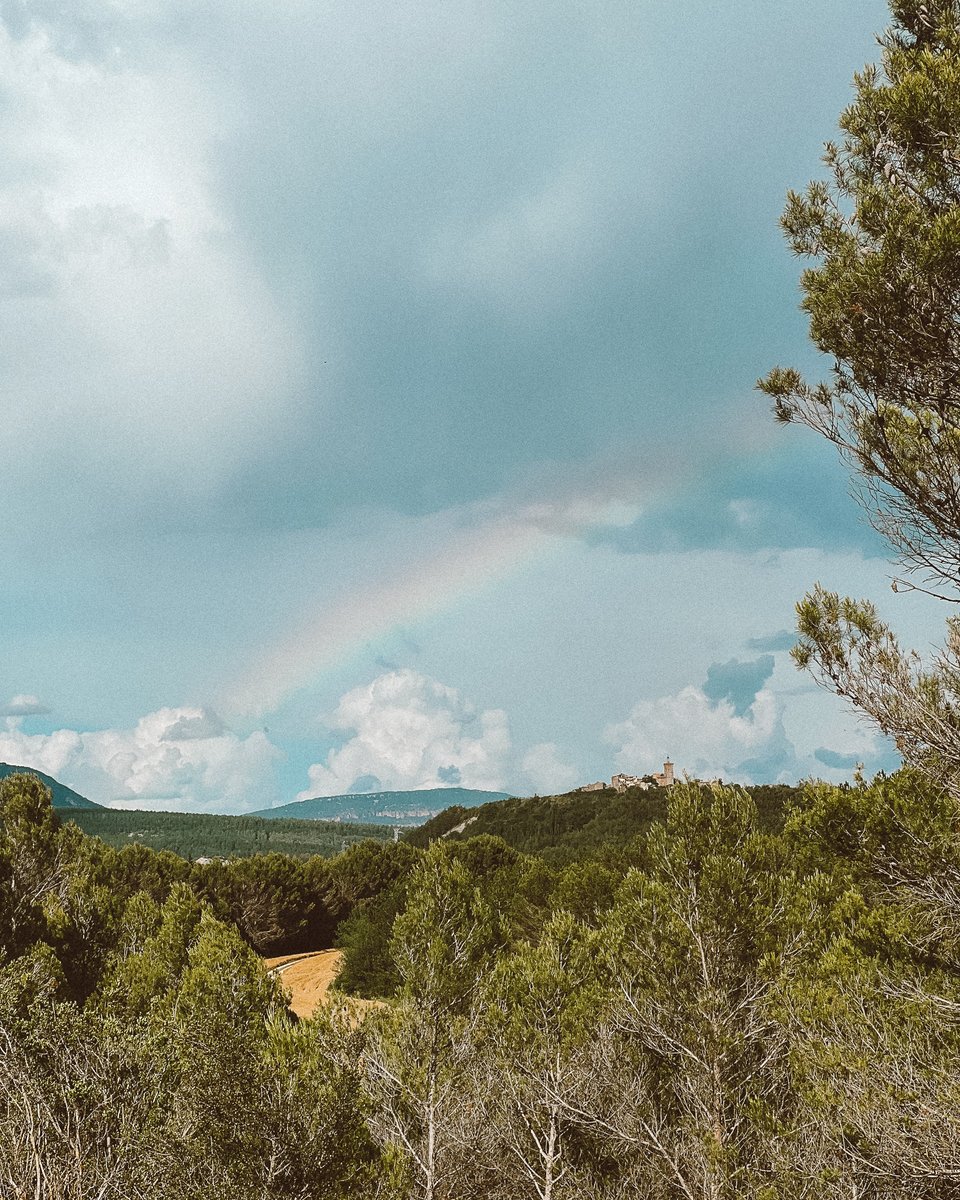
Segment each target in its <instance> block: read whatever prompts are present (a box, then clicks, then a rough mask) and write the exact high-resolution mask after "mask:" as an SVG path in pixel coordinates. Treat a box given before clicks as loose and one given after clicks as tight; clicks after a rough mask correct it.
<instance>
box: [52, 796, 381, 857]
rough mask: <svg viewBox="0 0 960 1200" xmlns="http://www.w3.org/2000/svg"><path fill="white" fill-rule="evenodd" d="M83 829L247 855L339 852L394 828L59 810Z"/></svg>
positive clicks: (160, 845)
mask: <svg viewBox="0 0 960 1200" xmlns="http://www.w3.org/2000/svg"><path fill="white" fill-rule="evenodd" d="M60 815H61V816H62V817H63V818H64V819H66V820H70V821H73V822H74V824H76V825H78V826H79V827H80V828H81V829H82V830H83V832H84V833H89V834H91V835H92V836H93V837H97V838H100V839H101V841H104V842H106V843H107V845H109V846H113V847H115V848H117V849H119V848H120V847H122V846H127V845H129V844H130V843H131V842H139V843H140V844H141V845H144V846H149V847H150V848H151V849H152V850H169V851H171V852H172V853H173V854H179V855H181V856H182V857H184V858H189V859H197V858H231V857H239V856H242V855H247V854H269V853H271V852H272V853H277V854H292V855H296V856H303V857H306V856H309V855H311V854H322V855H326V856H330V855H333V854H339V853H340V851H342V850H346V849H347V847H348V846H352V845H354V843H355V842H360V841H364V840H366V839H367V838H373V839H375V840H378V841H387V840H391V839H392V838H393V830H392V829H391V828H389V826H384V825H364V824H361V823H359V822H352V821H351V822H344V823H341V822H339V821H295V820H289V819H279V820H272V821H267V820H264V819H263V818H261V817H230V816H223V815H221V814H214V813H169V812H143V811H140V810H133V811H130V810H124V809H109V808H102V809H89V810H82V811H81V810H73V809H71V810H70V811H69V813H68V812H61V813H60Z"/></svg>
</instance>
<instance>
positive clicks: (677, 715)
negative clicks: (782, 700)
mask: <svg viewBox="0 0 960 1200" xmlns="http://www.w3.org/2000/svg"><path fill="white" fill-rule="evenodd" d="M604 740H605V741H606V742H608V743H609V744H610V745H612V746H614V747H616V763H617V766H618V767H619V768H620V769H621V770H623V771H627V772H629V773H645V772H647V771H652V770H659V765H660V763H661V762H662V761H663V760H664V759H665V758H666V757H667V756H668V755H669V756H670V757H671V758H672V759H673V761H674V762H675V763H676V764H677V768H678V770H681V771H688V772H690V773H691V774H692V775H696V776H700V777H702V778H711V777H714V776H721V777H723V778H724V779H742V778H743V772H742V771H741V770H740V764H741V763H743V762H744V761H745V760H747V759H752V758H757V757H762V756H764V755H765V754H769V753H772V752H774V751H775V750H780V749H781V748H782V744H783V730H782V724H781V719H780V706H779V704H778V701H777V699H776V697H775V696H774V694H773V692H772V691H770V690H768V689H766V688H764V689H761V690H760V691H759V692H757V694H756V697H755V698H754V701H753V704H752V705H751V706H750V708H749V709H748V710H747V711H746V712H745V713H744V714H743V715H742V716H737V714H736V712H735V710H734V706H733V704H732V703H731V702H730V701H729V700H719V701H716V702H712V701H711V700H709V699H708V697H707V696H706V695H704V693H703V691H702V690H701V689H700V688H698V687H693V686H689V687H685V688H682V689H681V690H680V691H679V692H677V693H676V694H675V695H672V696H661V697H659V698H658V699H656V700H641V701H640V703H639V704H637V705H635V706H634V708H633V709H632V711H631V712H630V715H629V716H628V717H627V719H626V720H625V721H622V722H620V723H619V724H615V725H610V726H608V728H607V729H606V730H605V731H604ZM748 782H749V781H748ZM765 782H769V780H766V781H765Z"/></svg>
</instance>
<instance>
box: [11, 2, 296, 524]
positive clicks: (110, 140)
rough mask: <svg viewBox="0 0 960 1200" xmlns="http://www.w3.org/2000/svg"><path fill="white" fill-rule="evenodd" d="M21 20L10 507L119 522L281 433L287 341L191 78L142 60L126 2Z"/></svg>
mask: <svg viewBox="0 0 960 1200" xmlns="http://www.w3.org/2000/svg"><path fill="white" fill-rule="evenodd" d="M31 7H32V11H31V13H30V14H29V16H28V15H27V12H26V7H25V6H23V5H18V4H10V3H8V4H5V5H4V15H5V17H6V25H5V26H4V25H0V72H2V75H3V78H4V89H5V90H4V97H5V99H4V106H3V110H2V112H0V140H2V141H3V144H4V150H5V161H7V162H8V164H10V169H9V170H7V171H6V172H5V173H4V177H3V179H2V180H0V248H2V250H3V264H4V265H3V267H2V268H0V293H2V294H3V295H5V296H7V297H8V298H9V300H10V302H9V303H7V304H6V305H4V307H3V310H2V313H0V338H2V340H3V343H4V345H5V347H6V353H5V355H4V391H5V394H6V395H7V396H8V398H9V405H10V406H11V407H9V408H8V411H7V420H6V421H5V422H4V425H3V430H0V447H2V448H3V449H4V450H5V451H6V456H7V460H8V463H9V469H8V470H7V471H6V472H5V474H4V485H5V487H6V489H7V490H8V491H9V496H8V498H7V501H6V502H7V504H8V505H9V504H12V503H19V507H20V509H21V510H22V513H23V515H24V517H25V518H26V517H34V516H35V509H36V506H35V505H33V506H32V505H31V504H30V503H29V501H30V499H31V498H33V497H32V496H31V493H32V492H33V491H34V489H36V487H37V485H38V484H39V485H41V486H43V484H44V483H46V486H45V487H44V488H43V505H42V508H43V511H44V512H45V513H47V514H49V513H50V511H51V510H52V509H54V508H56V507H58V508H59V510H60V516H61V518H62V519H64V520H66V519H84V520H85V521H86V523H87V527H88V528H89V527H90V523H91V522H93V521H94V520H96V521H98V522H100V523H102V522H103V520H104V513H105V512H108V511H109V513H110V522H111V524H113V525H117V524H123V522H124V519H125V518H126V517H128V516H129V515H130V514H131V512H132V511H133V510H136V509H138V508H141V507H142V506H143V505H144V504H150V505H155V504H156V501H157V493H158V490H159V491H161V493H162V494H164V495H166V496H168V497H170V498H171V499H172V498H181V499H182V498H184V497H186V498H188V499H192V500H194V501H195V500H196V499H197V498H198V497H206V496H209V495H210V493H211V492H214V493H215V492H216V491H217V490H218V489H219V488H222V487H223V486H224V484H225V482H226V481H228V480H229V479H231V478H232V477H233V476H234V475H235V473H236V472H237V471H238V470H239V469H240V467H241V466H242V465H243V464H244V463H245V462H246V461H248V460H249V459H250V458H251V457H255V456H256V455H257V454H258V452H259V451H260V449H261V447H262V442H263V438H264V437H265V436H266V435H267V433H268V432H271V433H275V432H276V431H277V430H280V429H281V428H283V427H284V420H285V416H289V415H290V409H289V407H288V405H287V402H288V401H289V400H290V397H291V395H292V392H291V388H295V387H296V381H297V380H299V378H300V376H299V364H300V357H299V349H298V340H297V339H298V334H297V331H296V327H295V322H293V321H292V319H291V318H290V316H289V313H287V312H285V311H284V310H283V308H282V306H281V305H280V304H279V303H278V301H277V299H276V296H275V295H274V294H273V293H272V292H271V290H270V289H269V288H268V287H267V286H266V285H265V283H264V281H263V279H262V277H261V276H260V274H259V272H258V269H257V266H256V264H255V263H254V262H253V261H252V259H251V257H250V255H249V254H248V253H247V252H246V250H245V248H244V247H243V245H242V244H241V243H240V242H239V241H238V239H237V238H236V236H235V235H234V233H233V230H232V223H231V220H230V215H229V211H228V209H227V208H226V206H225V205H224V204H223V202H222V200H221V199H220V197H218V196H217V195H216V193H215V190H214V189H213V188H212V186H211V182H212V181H211V178H210V174H209V169H208V164H207V161H206V153H207V147H208V146H209V145H210V143H211V140H212V139H213V138H215V137H216V136H217V135H218V133H219V132H222V128H223V113H222V112H221V111H220V109H219V100H218V99H217V98H216V97H215V96H214V95H213V94H212V93H211V92H210V91H209V89H208V87H207V85H206V84H205V82H204V80H203V77H202V75H199V74H197V75H192V74H190V73H189V71H188V70H187V69H186V64H185V61H184V59H183V58H182V57H180V56H178V55H177V53H176V52H175V46H174V44H173V43H171V42H169V41H168V42H166V43H164V42H163V40H162V39H160V40H156V37H154V38H153V41H152V50H151V51H149V52H147V51H146V50H145V49H144V46H145V42H144V39H146V41H147V42H149V41H151V35H149V30H148V29H147V28H146V26H149V24H150V22H149V21H147V22H144V28H140V27H138V26H137V22H136V21H135V20H134V18H133V17H132V16H131V15H129V14H128V13H127V12H126V11H125V10H126V9H127V8H128V7H129V6H126V5H124V6H118V5H115V4H109V5H107V4H97V3H87V4H84V5H83V6H82V9H83V11H80V9H81V6H80V5H77V6H74V5H70V6H67V7H66V8H64V6H63V5H60V4H53V3H47V4H41V5H39V6H31ZM67 9H69V10H70V11H71V12H72V16H67V15H65V14H66V13H67ZM160 24H161V25H162V22H160ZM158 28H159V27H158ZM157 32H158V31H154V34H156V33H157ZM134 43H136V45H137V47H139V49H135V47H134ZM141 49H143V50H144V52H143V53H142V54H141V53H140V50H141ZM113 50H115V51H116V55H118V56H119V57H118V58H117V57H115V56H114V55H113V53H112V51H113ZM14 431H15V432H14ZM80 459H82V461H83V463H84V470H83V472H82V477H83V478H82V486H81V485H80V484H79V483H78V484H77V485H76V486H74V484H73V483H72V480H74V479H75V478H76V479H79V478H80V474H81V473H80V472H77V471H76V470H75V469H74V468H73V465H72V464H75V463H76V461H78V460H80ZM54 478H55V479H56V480H57V486H56V487H51V486H50V483H49V481H50V480H51V479H54ZM105 495H108V496H110V497H111V502H110V503H105V502H104V496H105ZM174 507H175V505H174Z"/></svg>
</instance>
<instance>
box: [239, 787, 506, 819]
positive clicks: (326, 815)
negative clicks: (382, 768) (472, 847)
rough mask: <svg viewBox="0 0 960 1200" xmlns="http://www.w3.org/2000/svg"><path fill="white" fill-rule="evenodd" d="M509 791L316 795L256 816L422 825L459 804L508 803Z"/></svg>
mask: <svg viewBox="0 0 960 1200" xmlns="http://www.w3.org/2000/svg"><path fill="white" fill-rule="evenodd" d="M508 798H509V792H482V791H475V790H474V789H472V788H458V787H450V788H429V789H425V790H423V791H416V792H367V793H364V794H362V795H344V796H317V797H315V798H314V799H312V800H295V801H293V802H292V803H291V804H281V805H279V806H278V807H277V808H263V809H259V810H258V811H257V812H255V813H253V816H255V817H262V818H264V819H265V820H268V821H275V820H277V819H278V818H282V817H293V818H295V819H297V820H307V821H366V822H368V823H370V824H373V825H404V826H411V825H422V824H423V822H424V821H428V820H430V819H431V818H433V817H435V816H437V814H438V813H441V812H443V810H444V809H446V808H450V807H451V806H453V805H458V806H459V807H461V808H464V809H472V808H477V807H478V806H480V805H483V804H489V803H490V802H491V801H496V800H506V799H508Z"/></svg>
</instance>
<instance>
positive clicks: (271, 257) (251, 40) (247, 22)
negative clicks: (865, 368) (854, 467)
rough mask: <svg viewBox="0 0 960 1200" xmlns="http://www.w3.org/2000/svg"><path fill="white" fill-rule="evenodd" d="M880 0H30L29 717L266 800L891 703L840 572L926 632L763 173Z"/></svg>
mask: <svg viewBox="0 0 960 1200" xmlns="http://www.w3.org/2000/svg"><path fill="white" fill-rule="evenodd" d="M886 15H887V14H886V9H885V6H884V5H883V4H881V3H879V2H874V0H856V2H854V0H802V2H801V0H785V2H783V3H779V4H771V3H769V0H729V2H728V3H726V4H724V5H717V4H715V3H712V2H711V3H707V2H706V0H689V2H688V3H686V4H683V5H677V4H668V3H666V2H665V0H655V2H654V0H578V2H576V3H568V2H566V0H559V2H558V0H551V2H550V3H545V2H543V0H528V2H527V3H525V4H522V5H517V4H515V3H501V2H500V0H483V2H470V0H444V2H443V3H439V2H437V0H403V3H402V4H394V5H385V4H383V3H380V2H376V3H374V2H371V0H351V2H350V3H349V4H347V3H334V2H332V0H310V3H307V2H306V0H274V2H273V3H271V4H269V5H266V4H262V3H254V2H253V0H218V2H213V0H190V3H186V2H185V0H137V2H136V3H134V2H133V0H73V2H72V3H71V4H70V5H63V4H61V3H59V2H58V0H0V21H2V24H0V139H2V151H3V152H2V155H0V164H2V165H0V403H2V406H3V420H2V422H0V453H2V464H3V465H2V470H0V505H2V509H3V512H4V515H5V520H4V521H3V522H2V523H0V537H2V540H3V547H2V552H3V559H4V562H5V564H6V569H5V570H4V571H3V573H2V576H0V760H3V761H6V762H10V763H18V764H22V765H26V766H33V767H36V768H38V769H41V770H44V771H47V772H48V773H50V774H52V775H54V776H56V777H57V778H58V779H60V780H62V781H63V782H64V783H66V784H68V785H69V786H71V787H74V788H76V789H77V790H78V791H80V792H82V793H83V794H85V795H87V796H89V797H90V798H91V799H93V800H96V801H98V802H100V803H105V804H110V805H117V806H122V807H141V808H177V809H183V810H198V811H199V810H209V811H237V812H239V811H252V810H255V809H258V808H264V807H267V806H270V805H274V804H278V803H284V802H288V801H289V800H291V799H295V798H297V797H306V796H311V795H331V794H336V793H340V792H350V791H370V790H379V789H388V788H391V789H392V788H426V787H439V786H444V785H460V786H465V787H476V788H495V789H503V790H506V791H511V792H514V793H518V794H532V793H534V792H539V793H541V794H542V793H546V792H552V791H556V790H563V789H566V788H568V787H572V786H577V785H579V784H582V783H587V782H590V781H592V780H595V779H605V778H609V776H610V775H611V774H613V773H614V772H617V771H627V772H629V773H641V774H642V773H646V772H649V771H652V770H655V769H659V766H660V764H661V763H662V762H663V760H664V759H665V758H667V757H668V756H669V757H671V758H672V759H673V761H674V762H675V763H676V764H677V769H678V771H687V772H689V773H690V774H692V775H696V776H699V777H704V778H707V777H714V776H721V777H723V778H725V779H735V780H739V781H742V782H774V781H781V780H782V781H787V782H794V781H796V780H798V779H801V778H807V777H811V776H818V777H822V778H825V779H829V780H835V781H839V780H841V779H844V778H849V777H850V776H851V773H852V771H853V769H854V768H855V766H856V764H857V763H863V764H865V767H866V769H867V770H868V771H875V770H879V769H889V768H891V767H892V766H894V765H895V764H896V756H895V755H894V754H893V752H892V750H891V748H890V746H889V745H888V744H887V743H886V742H885V741H884V740H883V739H882V738H880V737H879V736H878V735H877V734H876V733H875V732H874V731H873V730H872V729H871V728H870V727H869V726H867V725H865V724H863V723H862V722H861V721H859V720H858V719H857V717H856V716H855V715H854V714H852V713H851V712H850V711H849V710H848V709H847V708H846V707H845V706H844V704H843V703H841V702H840V701H839V700H838V699H837V698H836V697H833V696H830V695H828V694H827V693H825V692H824V691H822V690H820V689H819V688H817V687H816V685H815V684H814V682H813V680H812V679H811V678H810V677H809V676H806V675H802V674H799V673H798V672H797V671H796V670H795V668H794V667H793V665H792V663H791V660H790V658H789V648H790V646H791V644H792V641H793V638H792V634H791V631H792V629H793V625H794V605H795V603H796V601H797V600H798V599H800V597H801V596H802V595H803V594H804V592H805V591H807V590H808V589H809V588H811V587H812V586H813V584H814V583H815V582H818V581H819V582H822V583H823V584H824V585H825V586H828V587H830V588H832V589H835V590H839V591H841V592H845V593H848V594H853V595H858V596H859V595H864V596H870V597H873V598H874V599H875V600H876V601H877V602H878V604H879V606H880V610H881V613H882V615H883V616H884V617H886V618H887V619H888V620H889V621H890V622H891V623H892V624H893V626H894V627H895V628H896V629H897V630H898V631H900V632H901V633H902V635H903V637H904V640H905V641H907V642H908V643H909V644H911V645H916V646H917V647H918V648H919V649H920V650H922V651H923V650H927V649H928V648H929V647H930V646H931V645H932V644H933V643H935V642H936V641H937V639H938V636H939V629H940V626H941V625H942V621H943V613H942V612H941V611H940V610H939V609H938V608H937V606H936V604H935V603H934V602H933V601H925V600H924V599H923V598H922V597H918V596H917V595H916V594H906V595H905V594H903V593H900V594H896V595H895V594H894V593H892V592H891V590H890V579H891V577H892V575H893V574H894V573H895V567H894V566H893V565H892V564H891V563H890V562H889V561H888V557H887V550H886V547H885V546H884V545H883V543H881V542H880V541H879V539H878V538H877V536H876V535H875V534H873V533H872V532H871V531H870V529H869V528H868V527H867V526H866V525H865V523H864V520H863V517H862V515H861V513H860V511H859V509H858V508H857V506H856V504H855V503H854V502H853V501H852V500H851V499H850V498H849V496H848V494H847V493H848V480H847V478H846V476H845V474H844V471H843V469H842V468H841V466H840V465H839V464H838V463H837V461H836V460H835V457H834V455H833V453H832V452H831V450H830V448H829V447H828V446H826V445H822V444H820V443H819V442H818V441H817V439H816V438H815V437H814V435H813V434H811V433H809V432H808V431H803V430H796V429H792V428H791V429H783V428H781V427H779V426H778V425H776V424H775V422H774V421H773V419H772V417H771V416H770V414H769V411H768V406H767V401H766V400H765V398H764V397H762V396H760V395H758V393H757V392H756V391H755V388H754V384H755V381H756V379H757V377H758V376H760V375H763V374H764V373H765V372H766V371H767V370H769V369H770V367H772V366H773V365H775V364H782V365H793V366H798V367H800V368H801V369H803V370H804V371H806V372H807V373H809V374H810V375H811V376H812V377H814V378H816V377H819V376H822V375H824V374H825V373H826V372H827V371H828V369H829V364H828V363H826V362H824V361H822V360H821V359H820V358H819V357H818V356H817V355H816V353H815V352H814V350H813V349H812V347H811V346H810V344H809V342H808V339H807V336H806V329H805V323H804V318H803V314H802V313H801V312H800V311H799V308H798V304H799V290H798V274H799V270H800V264H798V262H797V261H796V260H795V259H793V258H792V257H791V255H790V253H789V251H788V249H787V247H786V246H785V244H784V242H783V239H782V236H781V233H780V230H779V228H778V224H777V221H778V216H779V213H780V211H781V209H782V207H783V203H784V198H785V195H786V192H787V190H788V189H789V188H791V187H801V186H803V185H804V183H805V182H806V181H807V180H808V179H810V178H811V177H814V176H817V175H818V174H820V173H821V172H822V167H821V165H820V161H819V160H820V155H821V153H822V144H823V142H824V141H825V140H826V139H827V138H829V137H831V136H832V135H833V133H834V131H835V128H836V120H837V116H838V114H839V112H840V111H841V109H842V108H843V107H844V105H845V104H847V103H848V102H849V100H850V98H851V94H852V93H851V79H852V75H853V73H854V71H856V70H858V69H859V68H860V67H862V65H863V64H864V63H866V62H868V61H872V60H875V58H876V56H877V46H876V41H875V35H876V34H877V33H878V32H879V31H880V30H881V29H882V28H883V26H884V24H885V22H886Z"/></svg>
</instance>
